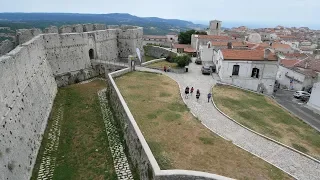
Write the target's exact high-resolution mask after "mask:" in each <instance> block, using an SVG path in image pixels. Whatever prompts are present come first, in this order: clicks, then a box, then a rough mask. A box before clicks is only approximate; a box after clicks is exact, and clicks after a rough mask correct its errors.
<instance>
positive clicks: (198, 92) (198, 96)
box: [196, 89, 200, 101]
mask: <svg viewBox="0 0 320 180" xmlns="http://www.w3.org/2000/svg"><path fill="white" fill-rule="evenodd" d="M196 98H197V101H198V100H199V98H200V91H199V89H198V90H197V94H196Z"/></svg>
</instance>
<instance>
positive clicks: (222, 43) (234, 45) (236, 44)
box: [211, 41, 248, 47]
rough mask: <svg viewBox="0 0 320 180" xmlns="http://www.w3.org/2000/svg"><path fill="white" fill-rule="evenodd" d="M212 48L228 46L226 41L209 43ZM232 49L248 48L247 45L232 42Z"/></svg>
mask: <svg viewBox="0 0 320 180" xmlns="http://www.w3.org/2000/svg"><path fill="white" fill-rule="evenodd" d="M211 45H212V46H228V41H211ZM232 46H233V47H248V44H246V43H243V42H232Z"/></svg>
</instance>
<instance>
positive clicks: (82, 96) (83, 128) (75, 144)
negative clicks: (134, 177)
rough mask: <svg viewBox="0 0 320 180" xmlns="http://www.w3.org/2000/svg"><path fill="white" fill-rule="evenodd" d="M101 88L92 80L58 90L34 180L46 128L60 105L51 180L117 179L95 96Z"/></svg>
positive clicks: (100, 83)
mask: <svg viewBox="0 0 320 180" xmlns="http://www.w3.org/2000/svg"><path fill="white" fill-rule="evenodd" d="M102 88H105V82H103V81H93V82H91V83H88V84H83V85H80V84H77V85H71V86H68V87H65V88H60V89H59V92H58V94H57V96H56V99H55V102H54V106H53V110H52V113H51V116H50V119H49V122H48V126H47V129H46V132H45V135H44V138H43V142H42V145H41V148H40V152H39V154H38V158H37V162H36V166H35V168H34V172H33V177H32V179H36V176H37V172H38V170H39V165H40V162H41V156H42V153H43V152H44V146H45V144H46V143H47V142H48V129H49V128H50V127H51V126H52V123H51V121H52V118H53V117H55V115H56V113H57V108H58V107H59V105H60V104H63V105H64V106H63V107H64V110H63V112H64V114H63V119H62V120H60V125H61V126H60V141H59V147H58V151H57V154H54V155H53V156H56V158H57V159H56V166H55V171H54V176H53V179H54V180H60V179H61V180H65V179H68V180H78V179H114V180H115V179H117V176H116V173H115V170H114V167H113V160H112V155H111V152H110V150H109V146H108V141H107V134H106V132H105V125H104V122H103V119H102V113H101V109H100V103H99V99H98V95H97V91H98V90H99V89H102Z"/></svg>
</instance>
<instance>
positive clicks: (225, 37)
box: [198, 35, 233, 40]
mask: <svg viewBox="0 0 320 180" xmlns="http://www.w3.org/2000/svg"><path fill="white" fill-rule="evenodd" d="M198 38H199V39H210V40H216V39H217V40H231V39H233V38H232V37H230V36H216V35H198Z"/></svg>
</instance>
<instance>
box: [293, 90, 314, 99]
mask: <svg viewBox="0 0 320 180" xmlns="http://www.w3.org/2000/svg"><path fill="white" fill-rule="evenodd" d="M302 96H305V97H310V94H309V93H308V92H306V91H296V92H295V93H294V94H293V97H295V98H297V99H299V98H300V97H302Z"/></svg>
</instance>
